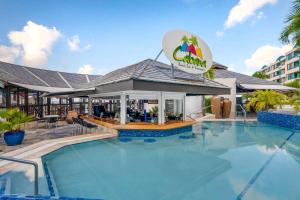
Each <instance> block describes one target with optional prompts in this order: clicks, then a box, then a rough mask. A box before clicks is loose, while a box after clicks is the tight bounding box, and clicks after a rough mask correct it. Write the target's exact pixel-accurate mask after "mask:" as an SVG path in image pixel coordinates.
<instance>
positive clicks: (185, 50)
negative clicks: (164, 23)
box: [163, 30, 212, 74]
mask: <svg viewBox="0 0 300 200" xmlns="http://www.w3.org/2000/svg"><path fill="white" fill-rule="evenodd" d="M163 50H164V53H165V54H166V56H167V57H168V59H169V60H170V61H171V63H172V64H173V65H175V66H176V67H177V68H179V69H181V70H183V71H186V72H189V73H193V74H202V73H204V72H206V71H207V70H208V69H209V68H210V67H211V65H212V55H211V52H210V49H209V47H208V46H207V44H206V43H205V42H204V41H203V40H202V39H200V38H199V37H197V36H195V35H194V34H191V33H189V32H186V31H182V30H174V31H170V32H168V33H166V35H165V37H164V39H163Z"/></svg>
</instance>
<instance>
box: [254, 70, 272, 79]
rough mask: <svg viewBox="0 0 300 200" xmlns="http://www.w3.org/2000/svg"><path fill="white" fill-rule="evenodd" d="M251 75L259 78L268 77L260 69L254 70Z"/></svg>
mask: <svg viewBox="0 0 300 200" xmlns="http://www.w3.org/2000/svg"><path fill="white" fill-rule="evenodd" d="M252 76H253V77H256V78H260V79H264V80H265V79H268V78H269V76H268V75H267V74H266V73H264V72H260V71H257V72H254V74H252Z"/></svg>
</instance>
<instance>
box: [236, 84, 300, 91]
mask: <svg viewBox="0 0 300 200" xmlns="http://www.w3.org/2000/svg"><path fill="white" fill-rule="evenodd" d="M240 86H242V87H243V88H244V89H248V90H281V91H290V90H299V89H297V88H292V87H287V86H284V85H258V84H240Z"/></svg>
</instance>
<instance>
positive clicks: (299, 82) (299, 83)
mask: <svg viewBox="0 0 300 200" xmlns="http://www.w3.org/2000/svg"><path fill="white" fill-rule="evenodd" d="M284 86H287V87H292V88H298V90H291V91H288V92H286V95H287V96H289V97H293V96H299V95H300V79H295V80H293V81H290V82H288V83H285V84H284Z"/></svg>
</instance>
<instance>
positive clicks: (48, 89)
mask: <svg viewBox="0 0 300 200" xmlns="http://www.w3.org/2000/svg"><path fill="white" fill-rule="evenodd" d="M9 83H11V84H13V85H17V86H20V87H23V88H27V89H30V90H34V91H41V92H59V91H72V90H74V89H73V88H59V87H47V86H40V85H28V84H22V83H15V82H9Z"/></svg>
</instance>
